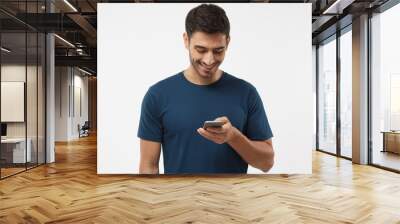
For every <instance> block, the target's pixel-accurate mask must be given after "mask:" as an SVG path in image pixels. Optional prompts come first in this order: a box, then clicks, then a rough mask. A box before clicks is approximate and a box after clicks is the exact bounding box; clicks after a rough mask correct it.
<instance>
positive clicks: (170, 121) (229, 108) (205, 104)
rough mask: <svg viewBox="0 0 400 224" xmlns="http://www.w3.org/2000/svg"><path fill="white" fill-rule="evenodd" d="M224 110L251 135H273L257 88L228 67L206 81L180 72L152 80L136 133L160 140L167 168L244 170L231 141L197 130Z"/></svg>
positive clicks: (260, 137) (177, 170) (179, 170)
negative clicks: (196, 81) (214, 139)
mask: <svg viewBox="0 0 400 224" xmlns="http://www.w3.org/2000/svg"><path fill="white" fill-rule="evenodd" d="M222 116H226V117H228V119H229V120H230V122H231V123H232V125H233V126H235V127H236V128H237V129H238V130H240V131H241V132H242V133H243V134H244V135H245V136H247V137H248V138H249V139H250V140H267V139H270V138H271V137H272V132H271V128H270V126H269V123H268V120H267V116H266V114H265V111H264V107H263V103H262V101H261V98H260V96H259V95H258V93H257V90H256V89H255V88H254V87H253V86H252V85H251V84H250V83H248V82H246V81H244V80H242V79H239V78H236V77H234V76H232V75H229V74H228V73H226V72H224V73H223V74H222V76H221V78H220V79H219V80H218V81H216V82H214V83H212V84H210V85H196V84H194V83H192V82H190V81H188V80H187V79H186V77H185V76H184V74H183V72H180V73H178V74H176V75H173V76H171V77H169V78H166V79H164V80H162V81H160V82H158V83H156V84H155V85H153V86H151V87H150V88H149V90H148V91H147V93H146V95H145V96H144V99H143V102H142V108H141V116H140V123H139V131H138V137H139V138H141V139H145V140H149V141H155V142H160V143H161V145H162V152H163V159H164V172H165V173H166V174H173V173H197V174H198V173H247V167H248V164H247V162H246V161H244V160H243V159H242V157H241V156H240V155H239V154H238V153H237V152H236V151H235V150H234V149H233V148H232V147H230V146H229V145H228V144H227V143H224V144H216V143H214V142H212V141H210V140H208V139H206V138H204V137H203V136H201V135H200V134H199V133H198V132H197V129H198V128H199V127H202V126H203V123H204V121H206V120H214V119H215V118H217V117H222Z"/></svg>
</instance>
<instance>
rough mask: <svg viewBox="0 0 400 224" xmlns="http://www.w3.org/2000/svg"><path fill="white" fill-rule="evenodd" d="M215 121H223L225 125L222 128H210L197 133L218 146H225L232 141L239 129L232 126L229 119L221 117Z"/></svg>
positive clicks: (198, 130)
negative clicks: (224, 144)
mask: <svg viewBox="0 0 400 224" xmlns="http://www.w3.org/2000/svg"><path fill="white" fill-rule="evenodd" d="M215 121H222V122H224V125H222V127H220V128H217V127H208V128H207V129H204V128H199V129H197V132H199V134H200V135H201V136H203V137H204V138H206V139H208V140H210V141H213V142H215V143H217V144H223V143H226V142H229V141H231V140H232V139H233V138H234V137H235V135H236V134H237V131H238V130H237V129H236V128H235V127H233V126H232V124H231V122H230V121H229V119H228V118H227V117H219V118H217V119H215Z"/></svg>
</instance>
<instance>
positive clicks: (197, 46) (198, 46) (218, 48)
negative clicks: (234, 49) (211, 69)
mask: <svg viewBox="0 0 400 224" xmlns="http://www.w3.org/2000/svg"><path fill="white" fill-rule="evenodd" d="M194 48H200V49H207V48H206V47H203V46H200V45H195V46H194ZM222 49H225V47H216V48H213V50H222Z"/></svg>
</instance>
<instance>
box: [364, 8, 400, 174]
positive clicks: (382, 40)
mask: <svg viewBox="0 0 400 224" xmlns="http://www.w3.org/2000/svg"><path fill="white" fill-rule="evenodd" d="M399 21H400V4H398V5H395V6H394V7H392V8H390V9H388V10H387V11H384V12H383V13H380V14H375V15H374V16H373V17H372V18H371V35H372V37H371V39H372V51H371V52H372V55H371V58H372V72H371V109H372V111H371V121H372V124H371V130H370V131H371V137H372V139H371V140H372V154H371V155H370V156H371V160H372V161H371V162H372V164H374V165H378V166H382V167H385V168H389V169H393V170H397V171H400V63H399V58H400V42H399V39H400V33H399V32H398V24H399Z"/></svg>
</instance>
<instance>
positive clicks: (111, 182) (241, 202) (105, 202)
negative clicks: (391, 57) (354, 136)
mask: <svg viewBox="0 0 400 224" xmlns="http://www.w3.org/2000/svg"><path fill="white" fill-rule="evenodd" d="M313 158H314V159H313V175H289V176H287V175H262V176H255V175H253V176H251V175H248V176H218V177H216V176H196V177H193V176H192V177H179V176H174V177H156V178H155V177H149V176H147V177H146V176H128V175H125V176H98V175H97V174H96V139H95V137H89V138H84V139H82V140H80V141H75V142H70V143H68V144H65V143H64V144H57V147H56V163H55V164H51V165H46V166H41V167H39V168H36V169H33V170H29V171H28V172H25V173H22V174H19V175H16V176H13V177H10V178H8V179H5V180H2V181H0V223H44V222H48V223H373V224H377V223H385V224H386V223H400V175H399V174H395V173H391V172H387V171H384V170H380V169H377V168H374V167H369V166H359V165H353V164H351V162H350V161H347V160H343V159H337V158H335V157H333V156H330V155H326V154H323V153H319V152H315V153H314V154H313Z"/></svg>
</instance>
